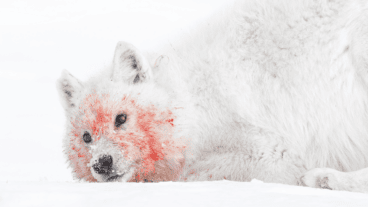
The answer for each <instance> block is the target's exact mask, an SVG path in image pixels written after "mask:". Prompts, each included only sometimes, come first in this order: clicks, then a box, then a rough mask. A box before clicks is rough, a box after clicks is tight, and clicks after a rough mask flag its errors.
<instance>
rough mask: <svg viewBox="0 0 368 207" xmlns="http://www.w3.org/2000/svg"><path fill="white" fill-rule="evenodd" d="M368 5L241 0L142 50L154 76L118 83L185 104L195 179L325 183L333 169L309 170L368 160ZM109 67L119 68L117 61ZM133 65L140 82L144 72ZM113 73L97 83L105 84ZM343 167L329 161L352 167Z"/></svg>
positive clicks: (182, 118) (183, 123)
mask: <svg viewBox="0 0 368 207" xmlns="http://www.w3.org/2000/svg"><path fill="white" fill-rule="evenodd" d="M367 14H368V3H367V2H366V1H364V0H335V1H327V0H319V1H312V0H293V1H291V0H277V1H275V0H248V1H241V2H236V3H235V4H234V5H231V6H229V8H227V9H225V10H224V11H222V12H219V13H218V14H216V15H215V16H214V17H213V18H212V19H211V20H210V21H208V22H205V23H203V24H201V25H198V29H197V30H196V31H195V32H193V34H191V35H190V36H187V37H183V38H182V41H180V42H177V43H176V44H170V45H168V46H167V48H165V49H163V50H162V51H157V53H154V54H149V55H147V56H146V58H147V59H146V60H145V59H144V57H143V55H142V56H139V57H140V58H143V60H142V61H144V65H145V67H144V70H143V73H147V75H146V76H143V77H147V78H146V79H145V80H144V81H143V83H141V84H133V85H129V86H128V85H127V86H125V85H124V87H121V88H120V89H121V90H119V91H117V92H116V93H118V94H126V93H129V94H130V93H132V94H137V93H138V92H139V93H145V95H142V96H143V97H145V98H146V97H147V100H148V99H149V100H150V101H154V102H155V104H163V105H165V103H162V102H163V101H166V104H167V106H169V105H170V106H173V105H175V106H178V107H182V108H183V109H182V111H181V112H177V113H178V114H179V116H178V120H176V124H178V126H180V130H178V131H177V133H180V136H179V135H178V136H177V137H181V136H182V135H184V136H185V137H187V138H188V139H190V143H188V146H190V147H188V150H187V151H186V154H185V160H186V165H185V168H184V169H185V170H184V172H183V174H182V177H183V178H186V179H187V180H189V181H191V180H216V179H223V178H224V177H226V179H230V180H238V181H249V180H251V179H253V178H256V179H260V180H264V181H267V182H279V183H287V184H298V183H299V184H300V183H301V182H303V183H302V184H305V185H308V186H311V187H325V186H321V185H319V186H318V185H316V182H314V181H313V182H312V181H311V180H313V179H317V177H321V176H322V178H324V177H326V176H324V174H323V173H325V171H323V170H320V171H318V170H317V171H313V172H314V173H309V174H308V173H306V172H307V171H308V170H312V169H314V168H333V169H335V170H338V171H343V172H347V171H356V170H360V169H363V168H366V167H368V127H367V126H368V88H367V83H368V82H367V81H368V74H367V71H368V23H367V22H368V15H367ZM119 44H124V43H119ZM118 48H119V47H118ZM136 52H137V54H140V53H139V51H136ZM117 54H119V51H118V49H117V52H116V53H115V59H114V60H116V56H117ZM163 60H165V61H163ZM146 61H147V63H148V64H149V65H150V66H147V65H146ZM124 67H127V66H124ZM107 71H108V72H105V74H113V78H117V79H119V78H118V77H117V76H116V75H118V74H120V72H119V71H118V72H116V71H117V66H116V62H114V64H113V67H112V72H111V71H110V70H107ZM124 74H127V75H125V76H124V78H123V79H122V80H125V81H126V82H128V83H131V82H132V81H133V79H134V76H133V75H136V73H134V71H132V70H127V69H126V70H125V73H124ZM108 81H110V79H109V78H108V75H105V76H103V77H98V78H95V79H92V80H90V81H89V82H87V83H86V85H91V86H92V85H93V86H94V87H95V88H98V90H104V89H101V88H104V87H102V85H104V84H106V82H108ZM120 84H123V83H120ZM150 84H152V87H148V86H147V85H150ZM114 87H115V89H111V88H109V83H107V84H106V88H107V89H106V90H116V88H117V87H116V85H114ZM85 88H88V87H85ZM156 89H157V90H158V91H159V94H161V93H162V94H163V95H162V97H161V96H158V95H157V93H156ZM88 90H90V89H85V91H88ZM109 93H110V94H111V91H110V92H109ZM80 97H83V95H81V96H80ZM145 98H143V99H145ZM143 99H141V100H143ZM161 99H162V100H161ZM168 102H170V103H168ZM68 110H69V109H67V111H68ZM193 170H194V171H195V172H196V173H195V174H191V172H192V171H193ZM338 171H334V170H330V171H328V172H329V173H331V174H332V175H336V176H339V177H341V178H342V177H344V176H345V174H344V173H342V172H338ZM358 172H360V171H358ZM305 173H306V174H305ZM322 174H323V175H322ZM303 176H304V177H303ZM323 176H324V177H323ZM364 176H365V178H364V179H363V173H360V174H359V173H356V176H353V178H352V179H353V180H354V179H360V180H362V181H359V183H360V185H362V186H364V187H356V186H357V184H352V185H354V186H355V187H354V191H361V192H366V189H367V185H368V184H367V183H368V178H367V176H366V175H364ZM301 177H302V179H299V178H301ZM327 177H328V176H327ZM325 180H326V179H325ZM327 180H328V179H327ZM329 180H332V178H331V179H329ZM319 183H321V182H319ZM353 183H354V182H353ZM355 183H356V182H355ZM363 183H365V184H363ZM343 185H348V184H343ZM326 188H331V189H337V190H339V189H340V190H341V189H345V190H349V189H350V190H351V188H343V187H338V188H337V187H336V188H334V187H333V183H331V184H330V185H329V186H328V187H326Z"/></svg>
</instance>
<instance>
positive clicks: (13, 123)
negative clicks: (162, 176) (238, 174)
mask: <svg viewBox="0 0 368 207" xmlns="http://www.w3.org/2000/svg"><path fill="white" fill-rule="evenodd" d="M224 2H226V0H175V1H173V0H154V1H153V0H104V1H94V0H1V1H0V94H1V99H0V106H1V107H0V126H1V127H0V129H1V136H0V140H1V144H0V206H102V205H108V206H122V205H124V206H146V205H151V206H152V205H153V206H156V205H157V206H188V205H191V206H237V205H238V206H240V205H241V206H368V195H366V194H361V193H349V192H336V191H329V190H320V189H311V188H305V187H296V186H287V185H279V184H265V183H260V182H251V183H237V182H229V181H219V182H198V183H171V182H168V183H145V184H142V183H125V184H122V183H108V184H107V183H94V184H90V183H76V182H73V181H72V178H71V173H70V170H69V169H67V166H66V164H65V160H64V158H63V154H62V149H61V139H62V135H63V126H64V122H65V118H64V114H63V111H62V108H61V105H60V104H59V100H58V96H57V93H56V89H55V81H56V79H57V78H58V77H59V75H60V73H61V71H62V69H67V70H69V71H70V72H71V73H72V74H73V75H75V76H77V77H78V78H80V79H81V80H86V79H87V78H88V76H89V75H91V74H94V73H95V72H96V71H97V70H99V69H101V68H103V67H104V66H106V65H108V64H110V62H111V60H112V55H113V52H114V48H115V44H116V43H117V42H118V41H120V40H124V41H128V42H131V43H133V44H134V45H135V46H137V47H138V48H139V49H141V50H151V49H153V48H154V47H157V46H159V45H160V44H162V43H167V42H170V41H172V40H173V39H175V37H176V34H178V33H183V32H186V31H187V30H186V29H185V28H186V26H187V25H192V24H193V23H195V22H196V21H197V20H198V19H203V18H205V17H206V16H208V15H209V14H210V13H211V12H212V11H214V10H215V9H216V8H218V7H220V6H221V5H222V4H223V3H224Z"/></svg>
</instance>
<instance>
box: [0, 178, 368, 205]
mask: <svg viewBox="0 0 368 207" xmlns="http://www.w3.org/2000/svg"><path fill="white" fill-rule="evenodd" d="M367 204H368V196H367V195H365V194H362V193H351V192H342V191H330V190H322V189H313V188H307V187H297V186H288V185H281V184H268V183H262V182H261V181H258V180H253V181H252V182H250V183H240V182H231V181H216V182H195V183H177V182H165V183H125V184H121V183H65V182H64V183H60V182H53V183H50V182H39V183H32V182H9V183H4V182H2V183H0V205H1V206H2V207H8V206H12V207H13V206H39V207H41V206H45V207H46V206H47V207H49V206H55V207H57V206H62V207H64V206H89V207H93V206H109V207H112V206H136V207H138V206H160V207H165V206H176V207H178V206H186V207H187V206H212V207H213V206H232V207H233V206H257V207H262V206H274V207H276V206H283V207H288V206H298V207H303V206H321V207H325V206H331V207H332V206H333V207H342V206H354V207H355V206H364V207H366V206H367Z"/></svg>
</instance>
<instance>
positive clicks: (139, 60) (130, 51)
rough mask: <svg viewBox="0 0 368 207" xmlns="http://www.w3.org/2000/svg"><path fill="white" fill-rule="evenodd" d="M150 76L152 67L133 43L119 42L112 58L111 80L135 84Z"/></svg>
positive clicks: (146, 79) (148, 78)
mask: <svg viewBox="0 0 368 207" xmlns="http://www.w3.org/2000/svg"><path fill="white" fill-rule="evenodd" d="M151 78H152V69H151V67H150V66H149V64H148V62H147V60H146V59H145V58H144V57H143V55H142V54H141V53H140V52H139V51H138V49H136V48H135V47H134V46H133V45H131V44H129V43H126V42H119V43H118V44H117V46H116V49H115V55H114V60H113V69H112V77H111V79H112V80H113V81H116V82H119V81H124V82H126V83H131V84H136V83H139V82H145V81H148V80H150V79H151Z"/></svg>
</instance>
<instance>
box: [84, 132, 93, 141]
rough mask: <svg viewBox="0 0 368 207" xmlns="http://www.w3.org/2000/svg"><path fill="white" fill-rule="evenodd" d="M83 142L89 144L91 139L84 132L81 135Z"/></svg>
mask: <svg viewBox="0 0 368 207" xmlns="http://www.w3.org/2000/svg"><path fill="white" fill-rule="evenodd" d="M83 141H84V142H85V143H90V142H91V141H92V137H91V135H90V134H89V133H88V132H84V134H83Z"/></svg>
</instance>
